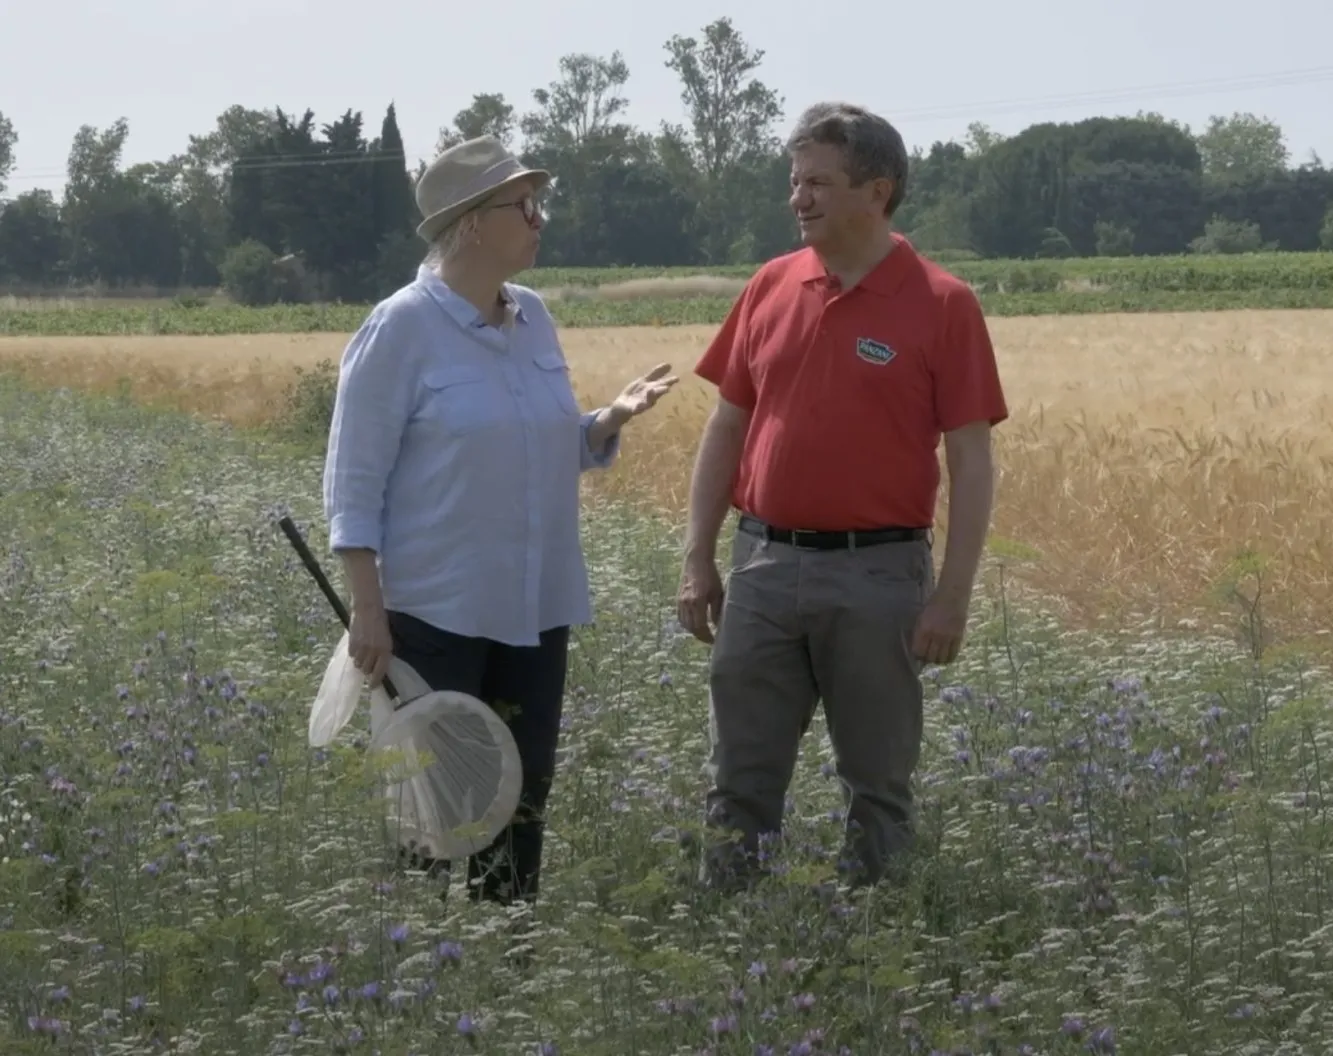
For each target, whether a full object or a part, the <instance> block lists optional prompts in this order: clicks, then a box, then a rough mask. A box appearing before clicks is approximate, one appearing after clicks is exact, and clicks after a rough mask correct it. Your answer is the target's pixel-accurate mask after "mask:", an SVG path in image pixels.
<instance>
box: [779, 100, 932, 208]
mask: <svg viewBox="0 0 1333 1056" xmlns="http://www.w3.org/2000/svg"><path fill="white" fill-rule="evenodd" d="M812 143H819V144H825V145H827V146H833V147H839V148H840V149H841V152H842V159H843V168H844V170H845V171H846V173H847V178H848V179H849V180H851V183H852V186H853V187H859V186H861V184H863V183H865V182H866V181H867V180H877V179H889V180H892V181H893V193H892V195H890V197H889V203H888V205H887V206H886V207H885V210H884V215H885V216H888V217H892V216H893V214H894V213H895V212H897V211H898V207H899V206H900V205H902V203H903V198H904V197H905V196H906V194H907V147H906V145H905V144H904V143H903V137H902V136H901V135H900V134H899V132H898V130H897V129H896V128H894V127H893V126H892V125H891V124H889V122H888V121H886V120H884V118H882V117H880V116H879V115H878V114H874V113H871V112H870V111H869V110H867V109H865V108H864V107H861V106H856V105H854V104H852V103H838V102H831V103H815V104H814V105H813V106H810V107H807V108H806V109H805V111H804V112H803V113H802V114H801V116H800V117H799V118H797V119H796V127H795V128H794V129H792V133H791V135H790V136H788V137H787V151H788V153H792V152H794V151H796V150H799V149H800V148H802V147H805V146H809V145H810V144H812Z"/></svg>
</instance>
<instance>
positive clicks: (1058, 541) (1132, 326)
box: [0, 311, 1333, 646]
mask: <svg viewBox="0 0 1333 1056" xmlns="http://www.w3.org/2000/svg"><path fill="white" fill-rule="evenodd" d="M991 327H992V334H993V336H994V339H995V344H996V349H997V354H998V356H999V360H1000V367H1001V371H1002V375H1003V380H1004V383H1005V386H1006V391H1007V393H1008V397H1009V401H1010V408H1011V412H1012V417H1011V420H1010V421H1009V422H1007V423H1006V424H1005V425H1004V426H1003V427H1002V428H1001V429H1000V430H999V431H998V433H997V438H996V442H997V458H998V464H999V483H998V491H997V497H996V511H995V517H994V540H993V547H992V549H993V555H994V556H995V557H996V558H997V560H998V561H1000V562H1001V563H1002V564H1003V565H1004V566H1005V574H1006V575H1008V576H1010V577H1012V579H1013V580H1014V581H1016V582H1018V583H1022V584H1027V585H1030V586H1031V587H1032V588H1033V589H1036V590H1039V591H1041V592H1042V594H1043V595H1045V596H1047V597H1050V598H1054V599H1057V602H1058V603H1059V604H1060V605H1062V606H1063V610H1064V612H1063V614H1064V616H1065V617H1066V618H1068V619H1072V620H1076V621H1078V622H1080V623H1083V624H1085V625H1087V624H1092V623H1096V622H1097V621H1109V622H1110V623H1112V624H1116V623H1120V624H1123V623H1124V622H1126V621H1130V620H1144V619H1151V620H1155V621H1157V623H1158V624H1159V625H1160V626H1162V627H1163V628H1169V627H1171V626H1175V625H1179V624H1181V623H1182V622H1183V623H1184V624H1185V625H1186V626H1191V625H1193V624H1194V623H1197V622H1198V621H1208V622H1209V623H1210V624H1213V625H1216V623H1217V621H1218V620H1219V619H1223V618H1224V617H1226V616H1227V615H1228V614H1229V616H1230V617H1231V618H1233V619H1234V617H1236V616H1244V615H1245V614H1246V612H1247V611H1248V609H1249V607H1250V606H1252V603H1253V601H1254V600H1255V595H1256V592H1258V595H1259V599H1258V600H1259V602H1260V609H1261V611H1262V614H1263V619H1264V621H1265V629H1264V630H1263V631H1262V633H1263V634H1264V635H1271V636H1272V637H1274V638H1276V639H1281V640H1284V641H1291V640H1293V639H1295V640H1300V641H1303V642H1304V643H1305V644H1307V645H1314V646H1318V645H1320V644H1322V643H1326V642H1328V635H1327V625H1328V624H1327V615H1326V614H1327V613H1328V612H1329V611H1331V610H1333V579H1331V578H1330V575H1331V573H1330V570H1331V569H1333V495H1331V494H1330V480H1331V479H1333V311H1290V312H1283V311H1242V312H1227V313H1182V314H1167V313H1162V314H1135V315H1120V316H1117V315H1097V316H1074V317H1058V316H1047V317H1029V318H1002V319H994V320H992V322H991ZM713 330H714V328H713V327H711V326H697V327H669V328H598V329H570V330H566V331H565V332H564V333H563V335H562V340H563V342H564V344H565V350H566V354H567V356H568V358H569V360H570V363H571V366H572V369H573V372H574V375H575V383H576V387H577V389H578V390H579V393H580V397H581V398H582V399H583V401H584V402H585V404H587V405H592V404H595V403H597V402H600V401H602V400H605V399H608V398H610V397H611V396H613V395H614V393H615V392H616V391H617V389H618V388H619V386H621V385H622V384H624V383H625V382H626V381H628V380H629V379H630V378H632V377H633V376H635V375H636V374H638V373H641V372H643V371H646V370H647V369H649V368H650V367H651V366H653V365H654V364H656V363H658V362H663V361H665V362H669V363H671V364H672V365H673V366H674V367H675V368H676V370H677V371H678V372H680V374H681V376H682V383H681V385H680V386H679V387H678V388H677V390H676V391H675V392H674V393H673V394H672V395H671V396H670V398H669V400H668V402H667V403H666V404H665V405H664V406H663V407H662V408H660V409H659V411H658V412H656V413H655V414H654V415H653V416H651V417H650V418H647V419H644V420H642V421H640V422H637V423H635V424H634V426H633V427H632V428H633V436H632V437H631V438H630V440H629V442H628V444H627V447H626V450H625V455H624V461H623V462H622V463H621V466H620V468H619V469H618V471H617V472H615V473H613V474H610V475H606V476H605V477H603V476H601V475H597V479H596V480H595V482H590V486H591V487H594V488H598V489H608V490H610V491H613V492H616V493H618V494H620V495H622V496H633V495H638V496H643V497H645V498H647V499H650V500H651V501H653V502H654V503H655V504H656V505H658V506H660V507H664V508H666V509H668V510H671V511H673V512H678V511H680V510H682V509H683V508H684V502H685V495H686V490H687V483H688V477H689V472H690V462H691V459H692V457H693V451H694V446H695V443H696V441H697V437H698V433H699V429H700V427H701V424H702V422H703V419H704V416H705V415H706V413H707V410H708V407H709V404H710V400H711V392H710V390H709V389H708V388H707V386H705V385H704V384H703V383H702V382H700V381H699V380H698V379H696V378H694V377H693V376H692V374H691V368H692V367H693V364H694V362H695V361H696V360H697V358H698V356H699V355H700V354H701V352H702V351H703V349H704V347H705V346H706V344H707V342H708V340H709V338H710V336H711V335H712V333H713ZM345 340H346V337H345V335H338V334H308V335H305V334H302V335H282V336H253V337H252V336H210V337H152V338H144V337H125V338H123V339H117V338H7V339H3V340H0V362H5V363H7V364H8V365H10V366H18V367H20V368H21V370H22V372H23V373H24V374H26V375H27V376H29V377H31V378H33V379H35V380H38V381H41V382H43V383H46V384H53V385H63V386H70V387H74V388H80V389H91V390H100V391H108V390H115V389H118V388H120V389H123V390H126V391H128V392H130V393H131V394H132V395H133V396H134V397H135V398H136V399H139V400H141V401H144V402H147V403H149V404H154V405H162V406H169V407H173V408H178V409H183V410H186V411H189V412H193V413H198V414H202V415H206V416H212V417H219V418H222V419H225V420H227V421H230V422H232V423H235V424H237V425H241V426H254V425H261V424H263V423H265V422H268V421H271V420H272V419H273V418H274V416H275V415H277V414H278V413H280V410H281V408H282V406H283V398H284V393H285V391H286V389H287V387H288V386H289V385H290V384H291V382H292V381H293V379H294V377H295V376H296V371H297V369H298V368H302V369H308V368H311V367H314V366H315V365H317V364H318V363H319V362H320V361H321V360H333V361H335V362H336V361H337V359H338V357H339V355H340V353H341V351H342V348H343V344H344V342H345ZM946 488H947V478H946ZM941 518H942V519H941V526H940V527H941V531H940V538H941V539H943V538H944V537H945V536H946V534H947V493H946V494H945V495H942V503H941ZM941 549H943V548H942V547H941Z"/></svg>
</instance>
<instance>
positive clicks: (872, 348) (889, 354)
mask: <svg viewBox="0 0 1333 1056" xmlns="http://www.w3.org/2000/svg"><path fill="white" fill-rule="evenodd" d="M856 354H857V355H858V356H860V357H861V358H862V359H864V360H865V361H866V362H867V363H873V364H875V366H877V367H882V366H884V364H885V363H888V362H889V361H890V360H892V359H893V357H894V356H896V355H897V354H898V353H897V352H895V351H894V350H893V349H891V348H890V347H889V346H888V345H885V344H881V343H880V342H879V341H872V340H870V338H868V337H858V338H857V339H856Z"/></svg>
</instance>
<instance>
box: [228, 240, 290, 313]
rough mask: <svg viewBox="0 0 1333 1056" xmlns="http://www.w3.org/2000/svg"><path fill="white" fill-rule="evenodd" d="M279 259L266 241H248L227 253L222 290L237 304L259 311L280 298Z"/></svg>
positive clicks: (233, 247)
mask: <svg viewBox="0 0 1333 1056" xmlns="http://www.w3.org/2000/svg"><path fill="white" fill-rule="evenodd" d="M276 259H277V257H276V256H275V255H274V253H273V251H272V250H271V249H269V248H268V246H266V245H264V244H263V243H262V242H257V241H255V240H254V239H252V238H248V239H246V240H245V241H244V242H240V243H238V244H237V245H234V246H232V247H231V249H229V250H227V255H226V257H225V258H224V259H223V261H222V269H221V270H222V288H223V290H224V291H225V292H226V293H227V295H228V296H229V297H231V299H232V300H234V301H235V302H236V303H237V304H243V305H246V306H247V307H251V308H256V307H259V306H261V305H266V304H272V303H273V302H274V301H276V300H277V299H278V289H277V283H276V281H275V279H274V275H273V262H274V260H276Z"/></svg>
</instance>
